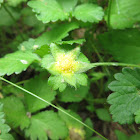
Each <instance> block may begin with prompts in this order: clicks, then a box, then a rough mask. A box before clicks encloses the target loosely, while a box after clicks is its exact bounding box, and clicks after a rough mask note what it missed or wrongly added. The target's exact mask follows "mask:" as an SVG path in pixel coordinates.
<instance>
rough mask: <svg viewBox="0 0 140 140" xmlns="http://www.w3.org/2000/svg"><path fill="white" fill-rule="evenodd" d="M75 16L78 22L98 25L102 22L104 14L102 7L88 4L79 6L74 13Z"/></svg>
mask: <svg viewBox="0 0 140 140" xmlns="http://www.w3.org/2000/svg"><path fill="white" fill-rule="evenodd" d="M73 16H75V18H76V19H78V20H82V21H83V22H96V23H98V22H99V21H100V20H102V18H103V16H104V12H103V9H102V7H100V6H98V5H96V4H91V3H86V4H82V5H79V6H77V7H76V8H75V10H74V12H73Z"/></svg>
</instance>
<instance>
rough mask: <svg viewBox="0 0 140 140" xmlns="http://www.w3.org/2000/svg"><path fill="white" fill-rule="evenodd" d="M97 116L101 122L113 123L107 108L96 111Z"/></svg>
mask: <svg viewBox="0 0 140 140" xmlns="http://www.w3.org/2000/svg"><path fill="white" fill-rule="evenodd" d="M96 114H97V116H98V118H99V119H100V120H103V121H107V122H110V121H111V116H110V114H109V112H108V110H107V109H105V108H99V109H96Z"/></svg>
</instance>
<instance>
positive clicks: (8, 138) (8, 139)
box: [0, 103, 14, 140]
mask: <svg viewBox="0 0 140 140" xmlns="http://www.w3.org/2000/svg"><path fill="white" fill-rule="evenodd" d="M2 110H3V105H2V104H1V103H0V140H14V138H13V137H12V135H10V134H9V131H10V127H9V126H8V125H7V124H5V119H4V113H3V111H2Z"/></svg>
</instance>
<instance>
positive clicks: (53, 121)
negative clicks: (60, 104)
mask: <svg viewBox="0 0 140 140" xmlns="http://www.w3.org/2000/svg"><path fill="white" fill-rule="evenodd" d="M25 135H26V136H27V137H30V138H31V139H32V140H37V139H38V140H48V137H49V138H50V139H53V140H59V139H65V138H66V136H67V135H68V129H67V127H66V126H65V124H64V122H63V121H62V120H61V119H60V118H59V117H58V115H57V114H56V113H54V112H53V111H44V112H41V113H38V114H37V115H33V116H32V117H31V125H30V127H29V128H28V129H26V130H25Z"/></svg>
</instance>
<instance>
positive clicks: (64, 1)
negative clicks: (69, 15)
mask: <svg viewBox="0 0 140 140" xmlns="http://www.w3.org/2000/svg"><path fill="white" fill-rule="evenodd" d="M57 2H58V3H59V4H60V5H61V6H62V7H63V9H64V11H66V12H72V11H73V9H74V7H75V6H76V4H77V2H78V0H57Z"/></svg>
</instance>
